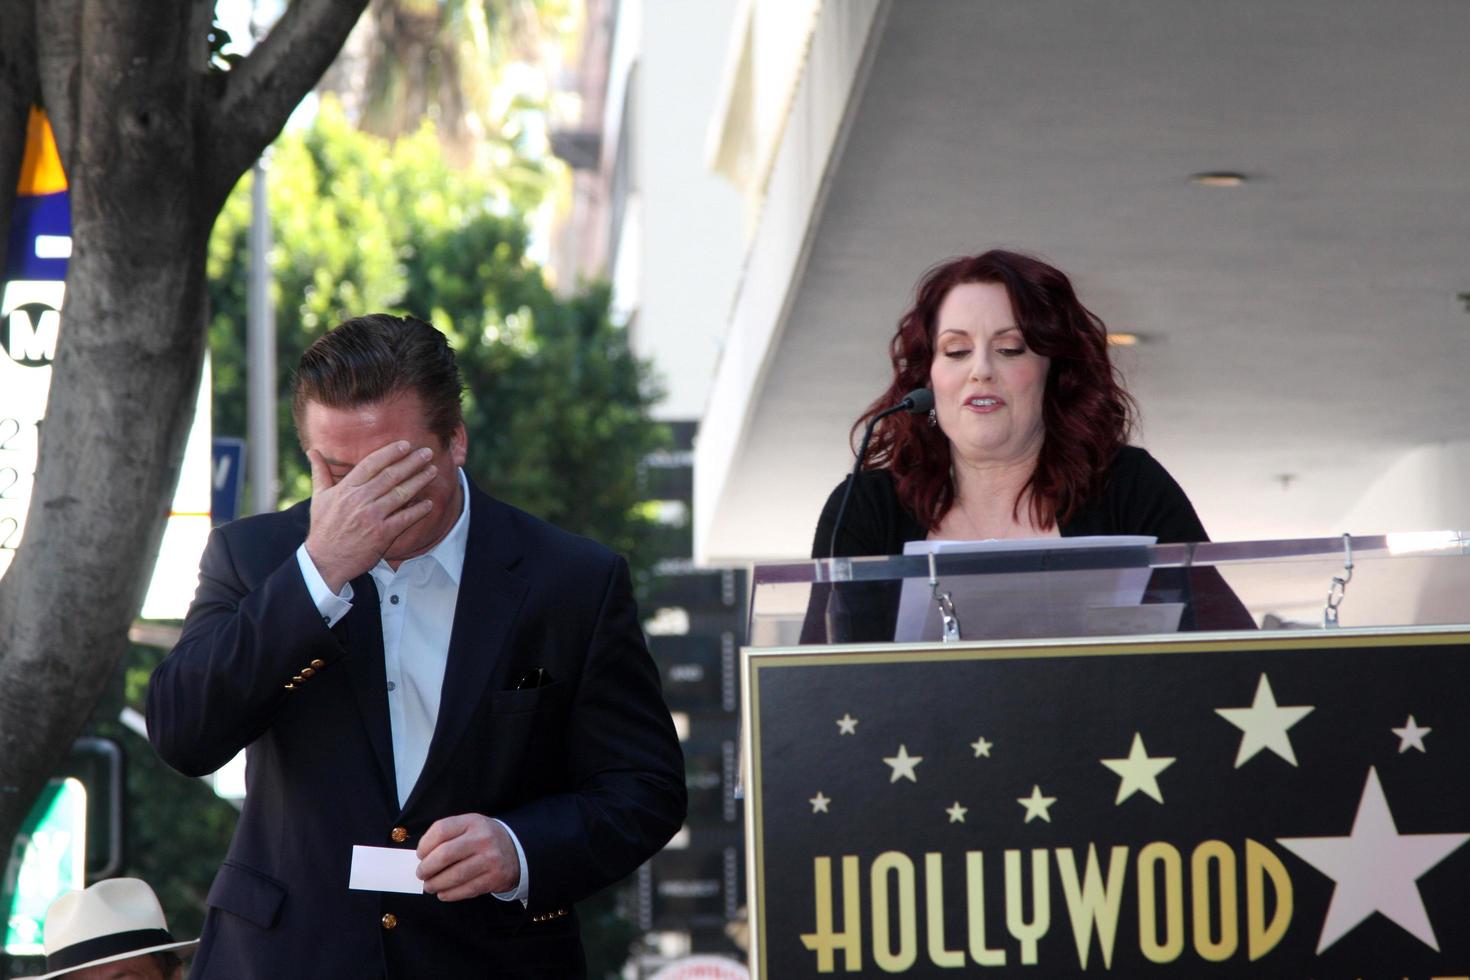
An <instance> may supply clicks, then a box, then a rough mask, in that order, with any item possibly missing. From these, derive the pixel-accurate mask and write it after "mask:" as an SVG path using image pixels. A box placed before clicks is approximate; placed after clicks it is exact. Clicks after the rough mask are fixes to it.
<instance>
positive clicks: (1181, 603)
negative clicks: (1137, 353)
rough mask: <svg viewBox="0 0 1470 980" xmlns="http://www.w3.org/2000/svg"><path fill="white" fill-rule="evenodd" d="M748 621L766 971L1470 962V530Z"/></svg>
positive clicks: (1101, 554)
mask: <svg viewBox="0 0 1470 980" xmlns="http://www.w3.org/2000/svg"><path fill="white" fill-rule="evenodd" d="M834 597H836V598H834ZM1100 597H1101V598H1100ZM946 606H948V608H945V607H946ZM749 635H750V638H751V641H750V645H749V646H747V647H746V648H745V649H744V650H742V652H741V679H742V687H743V693H744V724H743V734H742V752H743V769H744V779H743V783H744V790H745V806H746V833H747V855H748V858H747V860H748V894H749V897H750V910H751V968H752V973H753V975H755V976H760V977H773V978H781V980H786V978H799V977H817V976H827V975H831V974H840V975H849V976H858V977H862V976H890V975H893V974H898V975H902V976H909V977H940V976H954V975H956V974H967V973H969V972H983V971H985V970H989V972H991V973H992V974H994V975H1002V976H1010V975H1025V976H1034V977H1071V976H1079V975H1082V974H1084V973H1089V972H1091V973H1096V972H1110V973H1111V974H1113V975H1118V976H1128V977H1142V978H1147V977H1197V976H1206V975H1208V976H1240V977H1257V976H1303V977H1305V976H1312V977H1317V978H1326V977H1337V976H1341V977H1367V976H1380V975H1382V976H1390V975H1391V976H1395V977H1415V976H1421V977H1426V978H1427V977H1431V976H1439V977H1444V976H1470V928H1466V925H1465V923H1466V922H1470V843H1467V842H1470V776H1466V775H1465V773H1466V772H1467V771H1470V769H1467V766H1466V763H1467V761H1470V533H1465V532H1434V533H1423V534H1403V535H1383V536H1373V537H1346V536H1344V537H1342V538H1328V539H1304V540H1281V541H1255V542H1221V543H1212V544H1199V545H1159V546H1133V547H1118V548H1112V547H1106V546H1104V547H1099V548H1089V549H1083V550H1064V549H1062V548H1060V547H1059V548H1057V549H1050V548H1046V547H1042V548H1040V549H1039V550H1030V551H1024V552H1007V551H996V552H988V553H978V554H940V555H936V556H934V557H933V558H932V560H931V558H930V557H929V556H899V557H889V558H862V559H837V560H833V561H815V562H793V563H786V564H779V565H762V566H758V567H757V568H756V569H755V572H754V576H753V590H752V608H751V619H750V633H749ZM895 636H898V637H900V639H902V640H904V642H895V639H894V638H895ZM834 641H835V642H834ZM1462 845H1464V846H1462Z"/></svg>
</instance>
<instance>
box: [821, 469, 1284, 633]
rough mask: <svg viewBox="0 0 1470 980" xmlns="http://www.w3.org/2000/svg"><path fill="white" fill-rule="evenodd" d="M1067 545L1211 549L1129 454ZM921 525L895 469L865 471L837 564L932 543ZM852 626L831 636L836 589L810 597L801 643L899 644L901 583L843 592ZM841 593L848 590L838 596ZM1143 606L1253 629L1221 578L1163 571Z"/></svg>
mask: <svg viewBox="0 0 1470 980" xmlns="http://www.w3.org/2000/svg"><path fill="white" fill-rule="evenodd" d="M846 489H847V480H843V481H842V482H841V483H839V484H838V485H837V488H836V489H834V490H833V491H832V493H831V495H830V496H829V497H828V498H827V504H826V506H825V507H823V508H822V516H821V517H820V518H818V520H817V532H816V535H815V536H814V537H813V540H812V557H813V558H826V557H828V555H829V554H831V553H832V552H831V548H832V525H833V523H834V522H835V521H836V520H837V509H838V508H839V507H841V506H842V494H843V491H844V490H846ZM1060 530H1061V534H1062V537H1064V538H1075V537H1082V536H1084V535H1092V534H1149V535H1153V536H1154V537H1156V538H1157V539H1158V541H1159V543H1160V544H1183V543H1190V542H1199V541H1208V540H1210V538H1209V535H1207V534H1206V533H1205V529H1204V525H1202V524H1201V523H1200V520H1199V516H1198V515H1197V514H1195V512H1194V505H1192V504H1191V503H1190V502H1189V498H1188V497H1187V496H1185V494H1184V491H1183V490H1182V489H1181V488H1180V486H1179V484H1178V483H1176V482H1174V478H1173V477H1172V476H1170V475H1169V471H1168V470H1166V469H1164V467H1163V466H1161V465H1160V464H1159V461H1158V460H1156V459H1154V458H1153V457H1152V456H1150V455H1149V454H1148V451H1147V450H1144V449H1139V448H1138V447H1136V446H1124V447H1123V448H1122V449H1120V450H1118V455H1117V456H1116V457H1115V458H1114V459H1113V462H1112V464H1111V465H1110V466H1109V467H1108V473H1107V477H1106V478H1105V481H1104V483H1103V488H1102V492H1101V493H1100V494H1098V495H1097V497H1095V498H1094V499H1092V500H1089V501H1087V502H1086V503H1084V504H1083V505H1082V506H1081V507H1080V508H1078V510H1077V511H1076V512H1074V513H1073V514H1072V516H1071V517H1070V518H1068V519H1067V520H1066V521H1064V522H1063V523H1062V525H1061V528H1060ZM928 535H929V529H928V528H927V527H925V526H924V524H923V522H922V521H920V520H918V518H916V517H914V515H913V514H911V513H909V512H908V511H907V510H905V509H904V507H903V505H902V504H901V503H900V502H899V499H898V490H897V487H896V486H895V484H894V482H893V474H892V473H891V472H889V471H888V470H863V471H862V472H860V473H859V474H858V476H857V483H856V484H855V485H854V486H853V491H852V499H850V500H849V501H848V502H847V514H846V515H845V516H844V517H843V519H842V529H841V530H840V531H839V532H838V535H837V551H836V554H837V556H838V557H856V556H859V555H901V554H903V546H904V543H905V542H908V541H921V540H923V539H924V538H926V537H928ZM843 588H844V589H845V590H846V592H845V594H846V596H847V598H846V599H845V600H844V605H845V606H847V607H849V609H850V613H847V614H844V615H845V616H849V617H850V621H848V622H847V623H846V625H845V626H844V627H843V631H844V632H845V633H846V635H844V636H841V637H837V636H830V637H829V635H828V634H829V624H828V623H827V622H826V619H827V615H826V614H827V606H828V601H829V595H830V592H831V587H830V586H827V585H821V584H819V585H816V586H814V587H813V589H812V595H811V599H810V600H809V606H808V610H807V616H806V621H805V623H804V624H803V627H802V631H801V640H800V642H802V643H825V642H843V641H845V642H855V641H869V642H872V641H886V640H891V639H893V627H894V620H895V618H896V615H897V603H898V589H897V583H896V582H881V583H854V584H850V585H847V586H845V587H843ZM839 591H843V589H839ZM1143 601H1144V602H1183V603H1185V610H1184V613H1183V615H1182V617H1181V619H1180V623H1179V628H1180V629H1181V630H1199V629H1254V628H1255V621H1254V619H1253V618H1252V617H1251V615H1250V613H1249V612H1248V611H1247V610H1246V608H1245V606H1244V605H1242V604H1241V602H1240V600H1239V599H1238V598H1236V596H1235V593H1234V592H1232V591H1231V589H1230V586H1229V585H1227V584H1226V582H1225V580H1224V579H1223V578H1221V577H1220V574H1219V573H1218V572H1216V571H1215V569H1213V568H1210V567H1200V566H1194V567H1190V568H1160V569H1155V571H1154V573H1153V575H1152V576H1150V578H1149V585H1148V589H1147V591H1146V592H1145V594H1144V600H1143Z"/></svg>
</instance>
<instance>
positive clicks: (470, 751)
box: [148, 486, 686, 980]
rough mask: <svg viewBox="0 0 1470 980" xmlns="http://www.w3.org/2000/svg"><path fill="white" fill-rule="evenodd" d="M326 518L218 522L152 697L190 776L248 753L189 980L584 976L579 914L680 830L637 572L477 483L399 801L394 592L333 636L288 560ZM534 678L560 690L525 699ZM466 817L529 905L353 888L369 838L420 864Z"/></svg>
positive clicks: (365, 591) (362, 590)
mask: <svg viewBox="0 0 1470 980" xmlns="http://www.w3.org/2000/svg"><path fill="white" fill-rule="evenodd" d="M309 514H310V510H309V502H308V503H302V504H298V505H297V506H295V507H293V508H291V509H290V510H287V511H283V512H281V513H278V514H266V515H260V516H256V517H249V518H245V519H244V520H240V521H236V522H234V523H231V524H228V525H225V526H223V527H221V528H218V529H216V530H215V532H214V533H213V534H212V535H211V537H210V540H209V544H208V546H207V547H206V549H205V552H204V557H203V559H202V560H201V563H200V577H199V589H198V592H197V594H196V595H195V598H194V602H193V604H192V605H191V606H190V608H189V613H188V617H187V618H186V619H185V621H184V628H183V633H182V635H181V637H180V639H179V643H178V645H177V646H176V647H175V648H174V649H173V651H172V652H171V653H170V654H169V655H168V657H167V658H166V659H165V660H164V661H163V663H162V664H160V665H159V667H158V669H157V670H155V671H154V673H153V677H152V679H151V681H150V683H149V690H148V732H149V738H150V739H151V741H152V742H153V745H154V747H155V749H156V750H157V751H158V754H159V755H160V756H161V757H162V758H163V759H164V760H165V761H167V762H168V763H169V764H170V765H172V766H173V767H174V768H176V769H178V770H179V771H180V772H183V773H185V774H187V775H203V774H205V773H209V772H213V771H214V770H215V769H217V768H219V767H220V766H221V765H223V764H224V763H225V762H227V761H228V760H229V759H230V758H231V757H232V756H234V754H235V753H236V752H238V751H239V750H240V749H242V748H245V749H246V752H247V769H246V785H247V796H246V799H245V803H244V808H243V810H242V812H241V814H240V821H239V825H238V827H237V828H236V831H235V837H234V840H233V842H232V843H231V845H230V851H229V856H228V857H227V858H226V860H225V862H224V864H223V866H222V867H221V868H220V870H219V873H218V875H217V877H216V878H215V881H214V885H213V887H212V888H211V889H210V892H209V897H208V905H209V909H208V911H207V914H206V919H205V925H204V931H203V936H202V937H201V944H200V948H199V951H198V953H197V954H196V956H195V958H194V964H193V969H192V971H191V973H190V976H191V977H203V978H228V980H250V978H257V977H258V978H269V980H283V978H287V977H308V976H309V977H321V978H337V977H340V978H354V980H360V978H374V977H384V978H389V980H397V978H402V977H424V978H430V977H432V978H458V977H577V976H582V975H583V974H584V972H585V965H584V963H583V956H582V949H581V943H580V939H579V938H578V931H577V921H576V915H575V912H574V911H573V910H572V906H573V903H575V902H577V901H578V900H580V899H582V898H584V897H586V896H587V895H589V894H591V893H592V892H594V891H597V890H598V889H600V888H602V887H604V886H606V885H608V884H610V883H612V882H614V881H617V880H618V879H620V878H622V877H624V876H625V875H627V874H629V873H630V872H631V871H633V870H634V869H635V868H636V867H637V866H638V865H639V864H640V863H642V862H643V861H644V860H646V859H647V858H648V857H649V856H651V855H652V854H654V853H655V852H656V851H657V850H658V849H659V848H660V847H662V846H663V844H664V843H665V842H666V841H667V840H668V839H669V837H670V836H671V835H672V834H673V833H674V832H675V831H676V830H677V829H678V828H679V826H680V824H681V823H682V821H683V819H684V814H685V804H686V798H685V789H684V765H683V756H682V753H681V751H680V748H679V743H678V739H677V736H676V735H675V733H674V728H673V725H672V722H671V721H670V718H669V712H668V709H667V707H666V706H665V704H664V701H663V696H662V692H661V690H660V685H659V678H658V671H657V669H656V668H655V666H654V664H653V662H652V659H651V658H650V657H649V655H648V651H647V648H646V646H645V645H644V641H643V634H642V631H641V629H640V626H639V622H638V617H637V611H636V608H635V605H634V601H633V595H632V588H631V583H630V580H629V575H628V568H627V564H626V563H625V562H624V561H623V560H622V559H621V558H620V557H618V556H617V555H615V554H613V553H612V552H611V551H608V550H607V549H606V548H604V547H602V546H601V545H598V544H596V543H595V542H592V541H589V540H587V539H585V538H579V537H576V536H574V535H571V534H568V533H566V532H564V531H561V530H558V529H557V528H554V527H552V526H551V525H549V524H546V523H545V522H543V521H540V520H537V519H536V518H534V517H532V516H530V515H529V514H526V513H524V512H522V511H519V510H516V509H515V508H513V507H510V506H508V505H506V504H504V503H501V502H499V501H497V500H494V499H492V498H490V497H488V496H487V495H485V494H483V493H481V492H480V491H478V490H476V489H475V488H474V487H473V486H471V488H470V526H469V540H468V542H467V545H466V549H465V564H464V572H463V575H462V576H461V579H460V582H461V584H460V592H459V597H458V602H457V605H456V608H455V617H454V625H453V631H452V635H451V639H450V645H449V659H448V664H447V667H446V670H445V675H444V688H443V697H442V700H441V703H440V708H439V719H438V723H437V726H436V728H435V731H434V736H433V739H432V741H431V743H430V746H429V752H428V758H427V759H426V761H425V763H424V768H423V773H422V775H421V776H420V777H419V780H418V783H417V784H416V785H415V787H414V789H413V792H412V794H411V795H410V797H409V799H408V801H407V803H406V804H405V805H404V806H402V807H400V806H399V804H398V800H397V791H396V788H395V785H396V784H395V779H394V774H393V750H392V743H391V738H390V732H389V721H388V699H387V689H386V684H387V680H386V676H385V674H384V667H383V640H382V627H381V620H380V618H379V613H378V596H377V590H376V588H375V587H374V585H373V581H372V577H371V576H369V575H366V574H364V575H362V576H360V577H358V578H357V579H354V580H353V583H352V586H353V590H354V594H355V598H354V601H353V608H352V610H351V612H349V613H348V614H347V615H346V616H345V617H343V618H342V620H341V621H339V622H338V623H337V625H336V626H335V627H333V628H331V629H328V628H327V626H326V625H325V623H324V622H323V620H322V618H321V616H320V615H319V614H318V612H317V609H316V606H315V605H314V604H313V602H312V600H311V596H310V594H309V593H308V591H307V588H306V583H305V581H304V580H303V578H302V576H301V572H300V569H299V567H298V565H297V561H296V557H295V552H296V549H297V548H298V547H299V546H300V544H301V543H302V541H304V540H305V537H306V531H307V526H308V520H309ZM538 667H539V668H542V669H543V670H544V671H545V673H546V675H548V676H547V678H546V681H547V682H546V683H543V684H542V685H541V686H537V687H529V688H522V689H517V681H518V680H519V679H520V678H522V677H524V676H525V675H526V674H527V672H530V671H533V670H534V669H535V668H538ZM293 678H299V679H298V680H293ZM459 813H483V814H487V815H489V816H494V817H498V818H500V819H501V820H503V821H505V822H506V823H507V824H508V825H509V826H510V827H511V828H512V829H513V830H514V831H515V833H516V836H517V837H518V838H519V839H520V842H521V845H522V847H523V848H524V849H525V853H526V862H527V868H528V872H529V879H530V894H529V899H528V905H527V906H525V907H523V906H522V904H521V903H520V902H502V901H500V900H498V899H496V898H494V897H492V896H488V895H486V896H482V897H479V898H475V899H469V900H466V901H460V902H441V901H440V900H439V899H438V898H435V897H433V896H429V895H422V896H420V895H400V894H392V893H379V892H362V891H350V890H348V887H347V883H348V874H349V869H350V865H351V851H352V845H354V844H370V845H376V846H382V847H395V846H399V847H404V848H414V847H416V846H417V844H418V841H419V839H420V837H421V836H422V835H423V833H424V832H425V831H426V830H427V829H428V828H429V826H430V825H431V824H432V823H433V822H434V821H435V820H437V819H439V818H440V817H446V816H452V815H454V814H459ZM400 828H401V829H400ZM405 832H406V833H405ZM400 838H401V839H400Z"/></svg>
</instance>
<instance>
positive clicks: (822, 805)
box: [807, 790, 832, 813]
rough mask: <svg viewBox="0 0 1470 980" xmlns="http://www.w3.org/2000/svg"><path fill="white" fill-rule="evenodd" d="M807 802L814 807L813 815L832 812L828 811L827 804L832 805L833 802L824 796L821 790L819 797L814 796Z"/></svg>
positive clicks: (818, 793)
mask: <svg viewBox="0 0 1470 980" xmlns="http://www.w3.org/2000/svg"><path fill="white" fill-rule="evenodd" d="M807 802H808V803H810V804H811V805H812V812H813V813H828V812H830V811H829V810H828V809H827V804H828V803H831V802H832V800H831V799H830V798H829V797H826V796H823V795H822V791H821V790H817V795H816V796H813V797H812V798H811V799H809V800H807Z"/></svg>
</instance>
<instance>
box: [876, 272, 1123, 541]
mask: <svg viewBox="0 0 1470 980" xmlns="http://www.w3.org/2000/svg"><path fill="white" fill-rule="evenodd" d="M971 282H985V283H996V284H998V285H1000V286H1004V287H1005V291H1006V295H1008V296H1009V297H1010V301H1011V309H1012V310H1013V311H1014V312H1015V315H1016V325H1017V326H1018V327H1020V328H1021V335H1022V336H1023V337H1024V338H1025V340H1026V345H1027V346H1028V347H1030V348H1031V349H1032V350H1034V351H1035V352H1036V353H1038V354H1041V355H1043V356H1045V357H1049V358H1051V368H1050V370H1049V371H1048V373H1047V378H1046V392H1045V395H1044V397H1043V400H1042V421H1043V424H1044V427H1045V435H1044V438H1043V441H1042V446H1041V454H1040V456H1039V457H1038V458H1037V461H1036V470H1035V472H1033V473H1032V474H1031V479H1030V480H1028V481H1027V482H1026V485H1025V486H1024V487H1022V488H1021V492H1020V493H1019V494H1018V495H1017V497H1016V503H1015V508H1014V509H1013V511H1012V513H1013V514H1016V515H1019V512H1020V506H1021V500H1022V499H1023V498H1024V497H1025V496H1026V494H1027V492H1028V491H1029V492H1030V495H1031V505H1030V511H1031V517H1032V519H1033V521H1034V522H1035V523H1036V525H1037V527H1039V528H1041V529H1043V530H1047V529H1050V528H1051V527H1052V526H1053V525H1055V524H1057V523H1060V522H1062V521H1065V520H1067V519H1068V518H1069V517H1070V516H1071V515H1072V514H1073V513H1074V512H1075V511H1076V510H1077V508H1078V507H1080V506H1081V505H1082V504H1083V503H1084V502H1086V501H1087V500H1088V499H1090V498H1091V497H1092V496H1094V495H1095V494H1096V493H1098V492H1099V491H1100V490H1101V489H1102V481H1103V478H1104V475H1105V474H1106V472H1107V469H1108V466H1109V465H1110V464H1111V463H1112V461H1113V457H1114V456H1116V455H1117V452H1118V450H1119V449H1121V448H1122V447H1123V445H1124V444H1125V443H1126V442H1127V441H1128V434H1129V432H1130V431H1131V430H1132V428H1133V419H1134V416H1135V414H1136V406H1135V404H1134V401H1133V398H1132V396H1130V395H1129V394H1128V392H1127V391H1125V390H1124V388H1123V386H1122V384H1121V383H1120V381H1119V378H1118V372H1117V369H1116V368H1115V367H1114V366H1113V363H1112V361H1111V360H1110V359H1109V358H1108V335H1107V328H1106V327H1104V326H1103V322H1102V320H1100V319H1098V317H1097V316H1095V315H1094V314H1093V313H1092V312H1091V311H1089V310H1088V309H1087V308H1086V307H1084V306H1083V305H1082V304H1081V303H1080V302H1078V301H1077V294H1076V293H1075V292H1074V291H1073V289H1072V282H1071V280H1069V279H1068V278H1067V275H1066V273H1064V272H1062V271H1061V270H1060V269H1057V268H1054V267H1052V266H1050V265H1048V264H1047V263H1045V262H1042V261H1041V260H1040V259H1037V258H1034V257H1032V256H1030V255H1024V254H1022V253H1019V252H1008V251H1002V250H999V249H992V250H991V251H988V252H985V253H983V254H981V255H971V256H963V257H961V258H956V259H950V260H948V261H946V262H942V263H940V264H939V265H936V266H934V267H933V268H931V269H930V270H929V271H928V272H926V273H925V274H924V276H923V278H922V279H920V280H919V284H918V286H917V287H916V289H915V291H914V305H913V306H912V307H910V309H909V310H908V312H906V313H905V314H904V315H903V317H902V318H900V319H899V321H898V329H897V330H896V331H895V332H894V334H893V340H892V341H891V343H890V344H889V356H890V358H891V359H892V361H893V382H892V383H891V384H890V385H889V386H888V390H887V391H885V392H884V393H883V394H882V395H881V396H880V397H879V398H878V400H877V401H875V402H873V404H872V405H870V406H868V409H867V411H865V412H864V413H863V414H862V415H861V416H860V417H859V418H858V420H857V422H855V423H854V424H853V427H852V433H851V434H850V436H849V438H850V439H851V437H852V436H855V435H857V433H859V432H860V431H861V430H862V429H863V427H864V426H865V425H867V423H868V421H869V420H870V419H871V418H872V417H873V416H874V415H877V414H878V413H879V412H881V411H883V410H884V409H887V408H891V407H893V406H894V405H897V404H898V403H899V402H900V401H902V400H903V397H904V395H906V394H908V393H909V392H910V391H912V390H913V389H915V388H927V387H929V384H930V382H929V370H930V366H931V365H932V363H933V361H934V330H935V321H936V319H937V318H938V314H939V306H940V304H941V303H943V302H944V298H945V297H946V296H948V295H949V291H950V290H951V289H953V288H954V287H955V286H958V285H960V284H961V283H971ZM950 465H951V463H950V448H949V440H948V439H947V438H946V437H945V435H944V433H943V432H941V431H940V430H939V429H938V428H936V427H933V426H931V425H929V421H928V419H927V418H925V417H924V416H920V415H910V414H908V413H899V414H896V415H890V416H888V417H887V418H885V419H883V420H881V421H880V422H879V423H878V426H877V428H876V429H875V430H874V432H873V440H872V442H871V443H870V444H869V446H868V452H867V455H866V457H865V458H864V459H863V467H864V468H865V469H880V468H885V467H886V468H887V469H889V470H890V471H892V473H893V478H894V482H895V485H896V488H897V491H898V498H899V501H900V502H901V503H902V504H903V506H904V507H905V508H906V509H907V510H908V511H909V513H911V514H913V515H914V516H915V517H916V518H918V519H919V521H920V522H921V523H924V524H926V525H927V526H928V527H929V528H931V529H932V528H935V527H938V526H939V522H940V521H941V520H943V519H944V515H945V514H947V513H948V512H949V509H950V507H952V506H953V505H954V494H955V489H954V484H953V481H952V480H951V478H950Z"/></svg>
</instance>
